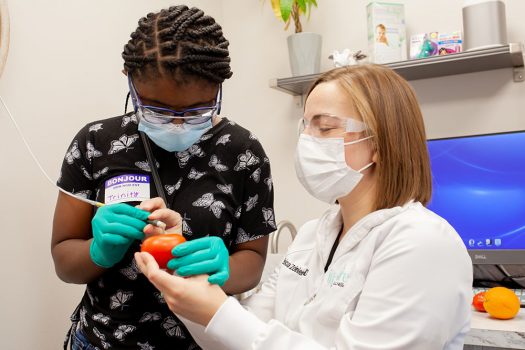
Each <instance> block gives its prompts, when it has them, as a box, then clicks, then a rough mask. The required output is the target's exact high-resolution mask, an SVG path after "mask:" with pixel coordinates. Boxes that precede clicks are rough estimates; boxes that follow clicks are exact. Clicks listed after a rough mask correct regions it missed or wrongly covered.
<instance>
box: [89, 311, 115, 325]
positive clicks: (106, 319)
mask: <svg viewBox="0 0 525 350" xmlns="http://www.w3.org/2000/svg"><path fill="white" fill-rule="evenodd" d="M110 320H111V319H110V318H109V316H106V315H104V314H102V313H98V314H94V315H93V321H95V322H98V323H102V324H103V325H104V326H107V325H108V324H109V321H110Z"/></svg>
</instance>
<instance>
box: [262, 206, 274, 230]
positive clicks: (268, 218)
mask: <svg viewBox="0 0 525 350" xmlns="http://www.w3.org/2000/svg"><path fill="white" fill-rule="evenodd" d="M262 212H263V216H264V224H265V225H266V226H270V227H271V228H273V229H277V226H276V225H275V217H274V214H273V209H272V208H262Z"/></svg>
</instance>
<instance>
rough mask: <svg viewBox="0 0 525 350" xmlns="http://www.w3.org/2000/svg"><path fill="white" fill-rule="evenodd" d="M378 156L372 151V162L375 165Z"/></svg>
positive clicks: (375, 151)
mask: <svg viewBox="0 0 525 350" xmlns="http://www.w3.org/2000/svg"><path fill="white" fill-rule="evenodd" d="M378 157H379V156H378V155H377V150H374V151H373V154H372V162H374V163H375V164H377V159H378Z"/></svg>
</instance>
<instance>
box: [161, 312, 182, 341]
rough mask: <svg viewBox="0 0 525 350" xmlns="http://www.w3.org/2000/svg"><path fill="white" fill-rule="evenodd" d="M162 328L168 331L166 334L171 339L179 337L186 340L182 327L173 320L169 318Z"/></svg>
mask: <svg viewBox="0 0 525 350" xmlns="http://www.w3.org/2000/svg"><path fill="white" fill-rule="evenodd" d="M161 326H162V328H164V329H165V330H166V334H167V335H168V336H170V337H177V338H181V339H184V338H186V336H185V335H184V332H183V331H182V328H181V327H180V324H179V323H178V322H177V321H176V320H175V319H174V318H173V317H168V318H166V319H165V320H164V321H163V322H162V325H161Z"/></svg>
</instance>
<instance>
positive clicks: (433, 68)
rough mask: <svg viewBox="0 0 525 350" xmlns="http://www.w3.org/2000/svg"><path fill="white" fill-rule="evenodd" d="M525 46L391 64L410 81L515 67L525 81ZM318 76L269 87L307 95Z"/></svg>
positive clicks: (516, 78)
mask: <svg viewBox="0 0 525 350" xmlns="http://www.w3.org/2000/svg"><path fill="white" fill-rule="evenodd" d="M523 51H524V48H523V43H511V44H508V45H502V46H497V47H491V48H486V49H481V50H473V51H466V52H461V53H457V54H453V55H448V56H432V57H428V58H422V59H417V60H408V61H401V62H393V63H388V64H386V66H388V67H390V68H392V69H393V70H395V71H396V72H397V73H399V74H400V75H401V76H403V77H404V78H405V79H407V80H417V79H425V78H435V77H442V76H446V75H455V74H463V73H473V72H482V71H487V70H493V69H500V68H513V70H514V81H516V82H523V81H525V72H524V67H523ZM318 76H319V74H310V75H303V76H298V77H291V78H282V79H272V80H270V87H272V88H274V89H277V90H281V91H284V92H286V93H289V94H292V95H303V94H305V93H306V92H308V88H309V87H310V84H312V82H313V81H314V80H315V79H316V78H317V77H318Z"/></svg>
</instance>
